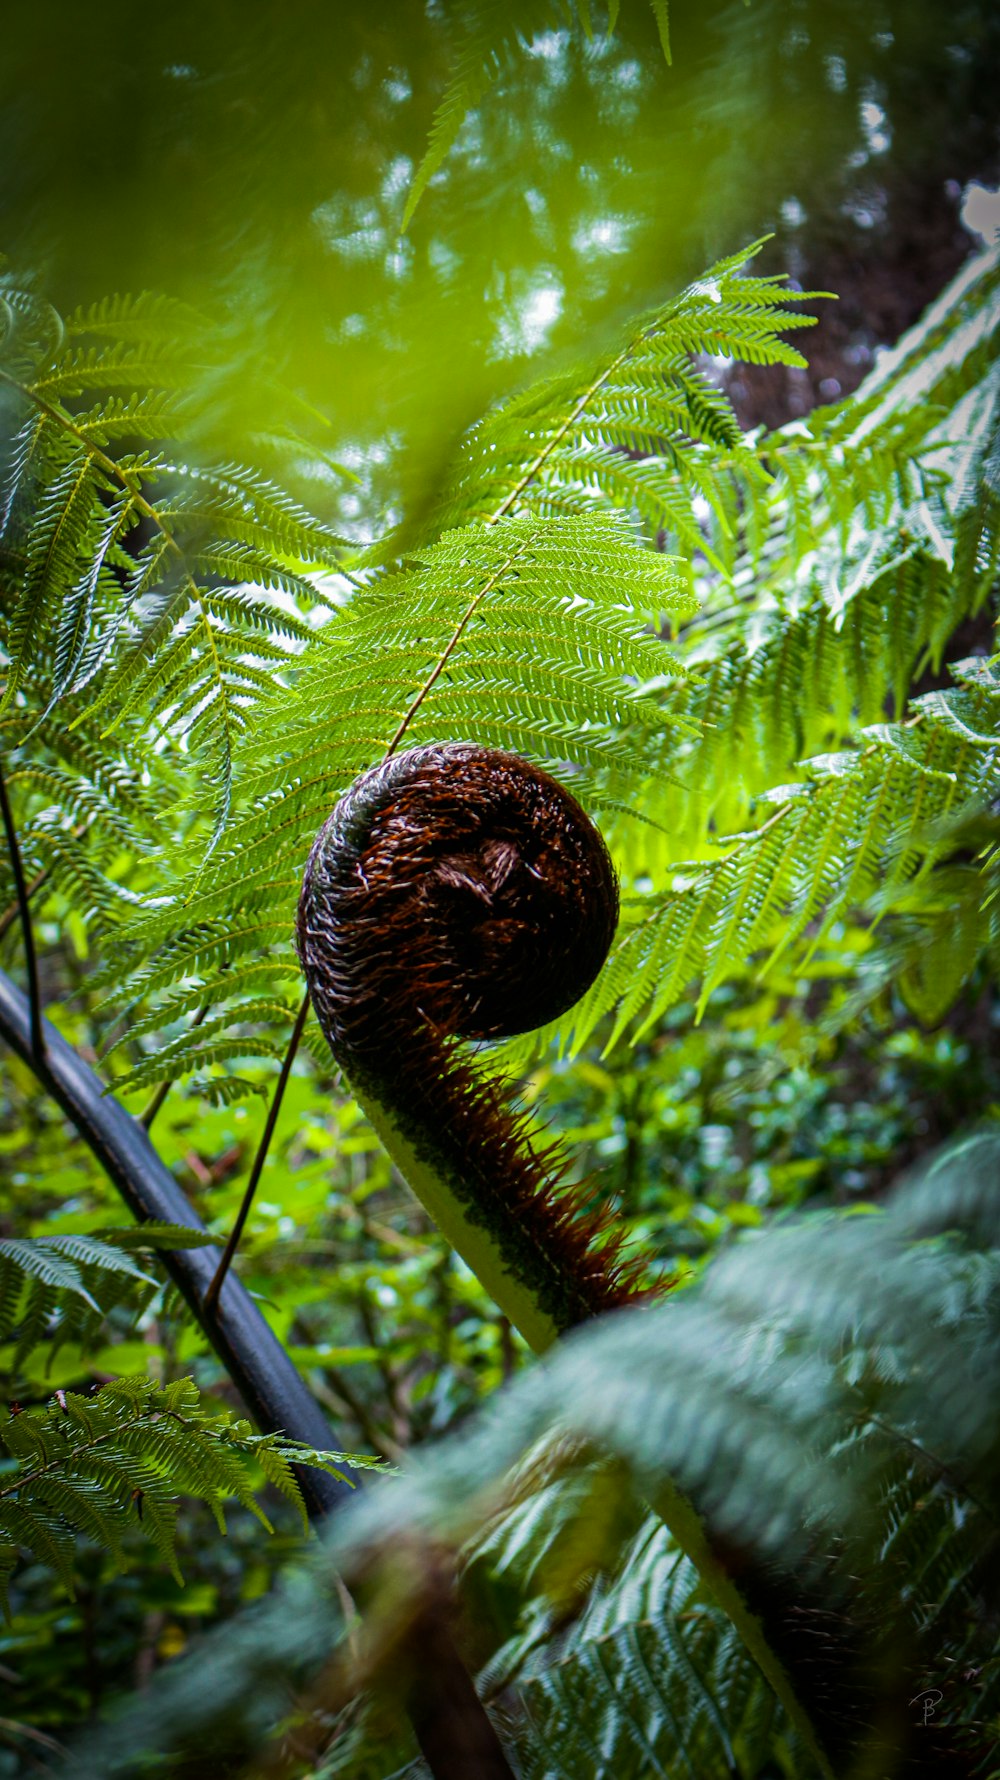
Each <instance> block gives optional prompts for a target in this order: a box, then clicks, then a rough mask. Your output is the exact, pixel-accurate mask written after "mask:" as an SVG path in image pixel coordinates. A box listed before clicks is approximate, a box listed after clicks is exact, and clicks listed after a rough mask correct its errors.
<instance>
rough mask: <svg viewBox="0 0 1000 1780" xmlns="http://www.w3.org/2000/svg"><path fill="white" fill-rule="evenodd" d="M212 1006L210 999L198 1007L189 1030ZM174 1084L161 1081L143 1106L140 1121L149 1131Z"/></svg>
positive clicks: (206, 1014)
mask: <svg viewBox="0 0 1000 1780" xmlns="http://www.w3.org/2000/svg"><path fill="white" fill-rule="evenodd" d="M211 1006H212V1003H211V1002H210V1001H206V1003H205V1005H204V1007H200V1008H199V1009H198V1012H197V1013H196V1014H195V1017H194V1019H193V1020H192V1021H191V1024H190V1026H189V1027H188V1031H189V1032H193V1031H194V1029H195V1027H196V1026H200V1025H201V1023H202V1021H203V1020H206V1019H207V1018H208V1014H209V1009H210V1008H211ZM173 1085H174V1084H173V1082H172V1081H167V1082H161V1083H160V1085H159V1087H158V1088H157V1090H156V1092H155V1094H153V1095H152V1096H151V1098H150V1099H149V1100H148V1101H147V1102H146V1105H145V1106H144V1107H143V1109H142V1111H141V1113H140V1114H139V1123H140V1125H144V1126H145V1128H146V1130H147V1131H148V1130H149V1127H150V1126H151V1124H152V1123H153V1120H154V1119H155V1117H156V1115H157V1113H158V1112H159V1110H160V1108H161V1106H162V1105H163V1102H164V1101H165V1100H166V1098H167V1095H168V1094H169V1093H170V1090H171V1088H172V1087H173Z"/></svg>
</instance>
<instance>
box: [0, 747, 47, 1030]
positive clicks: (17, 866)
mask: <svg viewBox="0 0 1000 1780" xmlns="http://www.w3.org/2000/svg"><path fill="white" fill-rule="evenodd" d="M0 809H2V811H3V825H4V830H5V832H6V835H7V850H8V852H9V853H10V863H11V868H12V870H13V873H14V889H15V891H16V893H17V908H18V914H19V915H20V917H21V933H22V936H23V939H24V964H25V969H26V971H27V973H28V1001H29V1003H30V1006H31V1055H32V1056H33V1058H34V1059H35V1062H36V1063H41V1062H42V1060H43V1058H44V1056H45V1039H44V1037H43V1036H42V997H41V991H40V990H39V987H38V960H37V959H36V957H35V936H34V934H33V933H32V931H31V910H30V909H29V907H28V888H27V885H26V884H25V881H24V866H23V865H22V864H21V849H20V847H19V846H18V844H17V830H16V828H15V827H14V818H13V816H12V815H11V809H10V800H9V799H8V796H7V782H6V780H5V778H4V774H3V764H2V762H0Z"/></svg>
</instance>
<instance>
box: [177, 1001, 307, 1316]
mask: <svg viewBox="0 0 1000 1780" xmlns="http://www.w3.org/2000/svg"><path fill="white" fill-rule="evenodd" d="M308 1013H309V996H308V995H305V996H303V998H302V1006H301V1007H300V1008H299V1011H298V1014H297V1015H296V1018H295V1025H294V1027H293V1029H292V1036H291V1039H290V1040H289V1044H288V1049H287V1051H286V1052H285V1055H284V1059H283V1061H282V1065H281V1074H280V1075H279V1077H278V1085H277V1087H276V1088H275V1090H274V1093H273V1095H272V1096H271V1104H270V1106H269V1107H268V1109H267V1120H266V1123H265V1125H264V1131H263V1134H262V1136H261V1140H260V1143H259V1144H258V1145H257V1154H256V1155H255V1157H254V1159H253V1167H252V1168H251V1170H250V1179H249V1180H248V1181H247V1185H246V1192H245V1193H244V1195H243V1202H242V1204H241V1206H240V1209H239V1211H238V1212H237V1213H236V1222H235V1223H234V1225H233V1227H232V1229H231V1230H230V1232H229V1238H228V1241H227V1242H226V1246H225V1248H224V1249H223V1251H222V1257H221V1259H220V1261H219V1265H218V1267H217V1268H216V1270H215V1277H214V1279H213V1280H212V1283H211V1285H210V1286H209V1288H208V1291H207V1292H206V1293H205V1298H204V1302H203V1305H202V1311H203V1314H204V1316H205V1317H206V1319H211V1318H212V1317H214V1315H215V1307H216V1304H217V1303H218V1299H219V1293H220V1292H221V1290H222V1285H223V1281H224V1280H225V1277H226V1274H227V1273H228V1272H229V1264H230V1262H231V1260H232V1258H233V1256H234V1255H235V1253H236V1249H237V1245H238V1243H239V1240H240V1237H241V1236H242V1234H243V1226H244V1224H245V1223H246V1221H247V1218H248V1217H249V1215H250V1207H251V1205H252V1204H253V1196H254V1194H255V1193H256V1191H257V1182H258V1181H259V1180H260V1177H261V1173H262V1171H263V1167H264V1163H265V1162H266V1161H267V1152H268V1150H269V1149H270V1147H271V1138H272V1137H273V1136H274V1127H275V1125H276V1124H277V1122H278V1114H279V1112H280V1111H281V1102H282V1101H283V1099H284V1097H285V1089H286V1087H287V1086H288V1078H289V1076H290V1075H291V1073H292V1064H293V1063H294V1061H295V1053H296V1051H297V1050H298V1048H299V1040H300V1038H301V1037H302V1033H303V1029H304V1027H305V1023H306V1016H307V1015H308Z"/></svg>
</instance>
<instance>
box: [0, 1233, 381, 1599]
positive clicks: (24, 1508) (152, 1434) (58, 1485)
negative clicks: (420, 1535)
mask: <svg viewBox="0 0 1000 1780" xmlns="http://www.w3.org/2000/svg"><path fill="white" fill-rule="evenodd" d="M76 1240H77V1242H78V1243H79V1242H81V1239H79V1238H77V1239H76ZM48 1269H49V1274H50V1277H51V1276H52V1274H53V1271H54V1264H53V1261H52V1260H51V1259H50V1260H49V1262H48ZM0 1442H2V1444H3V1447H4V1448H5V1449H6V1452H7V1454H8V1459H7V1461H6V1463H5V1464H4V1465H3V1466H0V1598H2V1601H3V1605H4V1609H5V1611H6V1608H7V1585H8V1582H9V1578H10V1574H11V1572H12V1570H13V1569H14V1567H15V1564H16V1562H17V1558H18V1553H19V1551H21V1550H24V1551H27V1552H29V1553H30V1554H31V1555H32V1556H33V1557H34V1558H35V1559H36V1560H37V1561H39V1562H41V1563H45V1564H49V1565H51V1567H52V1568H53V1569H54V1570H55V1572H56V1575H57V1576H58V1578H59V1581H60V1582H61V1583H62V1585H63V1587H64V1588H65V1589H66V1590H67V1592H68V1593H69V1594H70V1595H72V1593H73V1580H74V1550H75V1536H76V1535H77V1534H84V1535H85V1536H87V1537H88V1538H90V1539H93V1540H96V1541H97V1543H98V1544H100V1545H101V1546H103V1547H104V1548H105V1549H106V1550H107V1551H109V1552H110V1553H111V1555H112V1556H113V1557H114V1558H115V1560H116V1561H117V1563H118V1564H119V1565H121V1566H122V1567H124V1566H125V1563H126V1545H125V1540H126V1536H127V1534H128V1533H129V1532H130V1531H131V1530H133V1529H134V1528H136V1527H138V1528H139V1530H141V1531H142V1532H143V1533H145V1535H146V1537H147V1538H149V1539H150V1540H152V1542H153V1544H154V1545H155V1546H156V1549H157V1551H158V1553H159V1556H160V1558H161V1560H162V1561H163V1563H164V1564H165V1565H166V1566H167V1568H168V1569H169V1570H170V1572H171V1574H172V1575H173V1576H174V1578H175V1580H176V1581H178V1582H181V1581H182V1580H183V1578H182V1577H181V1573H180V1570H179V1568H178V1564H177V1555H176V1550H175V1535H176V1506H175V1498H176V1496H177V1495H178V1494H179V1493H182V1494H185V1495H189V1496H193V1497H195V1498H196V1499H198V1500H199V1501H204V1502H207V1503H208V1505H209V1507H210V1508H211V1510H212V1513H213V1514H214V1516H215V1520H216V1524H217V1526H218V1528H219V1531H220V1532H222V1533H224V1532H225V1530H226V1523H225V1516H224V1513H223V1503H224V1502H225V1501H226V1500H227V1499H228V1498H233V1499H235V1500H236V1501H238V1502H239V1503H240V1504H241V1505H242V1506H243V1507H244V1508H247V1509H249V1510H250V1512H251V1513H252V1514H254V1515H255V1516H256V1518H257V1519H258V1520H259V1521H260V1523H261V1525H262V1526H264V1527H267V1528H268V1530H270V1522H269V1521H268V1519H267V1516H266V1514H265V1513H264V1510H263V1509H262V1508H261V1506H260V1504H259V1502H258V1500H257V1494H256V1488H255V1484H254V1481H253V1468H254V1467H255V1466H256V1467H257V1468H259V1470H260V1471H261V1472H262V1473H263V1475H264V1477H265V1479H266V1481H267V1482H268V1483H269V1484H270V1485H271V1486H272V1487H273V1488H275V1489H277V1490H279V1491H280V1492H281V1494H282V1495H283V1496H284V1497H285V1498H286V1499H287V1500H288V1501H290V1502H292V1503H293V1504H294V1506H295V1507H296V1508H297V1509H298V1510H299V1513H300V1515H301V1516H302V1520H303V1524H305V1508H304V1505H303V1502H302V1495H301V1492H300V1490H299V1486H298V1483H297V1481H296V1478H295V1473H294V1470H293V1469H292V1466H293V1465H294V1464H298V1465H315V1466H318V1467H319V1468H320V1469H321V1470H326V1471H330V1472H331V1473H332V1474H333V1475H334V1476H336V1477H340V1478H341V1479H343V1480H344V1481H347V1479H346V1476H345V1472H344V1470H343V1469H342V1467H343V1466H347V1467H349V1468H354V1467H357V1466H359V1465H361V1466H365V1465H373V1464H375V1461H367V1460H364V1459H358V1458H355V1457H353V1456H348V1455H344V1454H340V1453H318V1452H315V1451H313V1450H312V1448H310V1447H306V1446H303V1445H302V1444H301V1443H300V1442H297V1441H288V1440H283V1439H281V1438H280V1436H278V1435H277V1434H266V1435H265V1434H254V1433H253V1432H252V1430H251V1428H250V1424H249V1422H246V1421H240V1420H236V1421H234V1420H233V1418H232V1416H231V1415H230V1414H229V1412H228V1411H221V1412H215V1413H213V1412H210V1411H208V1410H206V1409H205V1408H204V1407H203V1406H202V1403H201V1399H200V1396H199V1393H198V1390H197V1388H196V1386H195V1385H194V1384H193V1383H192V1381H191V1379H189V1378H182V1379H178V1380H176V1381H175V1382H174V1383H173V1384H169V1385H165V1386H162V1385H158V1384H156V1383H155V1382H154V1381H153V1380H152V1379H149V1378H119V1379H116V1380H114V1382H113V1383H111V1384H105V1385H102V1386H101V1388H100V1390H98V1391H96V1392H94V1393H93V1394H92V1395H91V1396H82V1395H80V1394H79V1393H77V1392H75V1391H59V1392H57V1393H56V1396H55V1398H54V1399H53V1400H52V1402H51V1403H50V1404H48V1405H46V1407H44V1408H42V1409H23V1410H16V1411H11V1412H10V1413H9V1414H8V1415H7V1417H6V1419H5V1420H4V1422H3V1423H2V1431H0ZM376 1468H377V1465H376Z"/></svg>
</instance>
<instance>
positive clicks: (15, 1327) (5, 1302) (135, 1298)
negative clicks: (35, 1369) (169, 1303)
mask: <svg viewBox="0 0 1000 1780" xmlns="http://www.w3.org/2000/svg"><path fill="white" fill-rule="evenodd" d="M211 1241H212V1238H211V1237H210V1236H206V1235H204V1234H203V1233H202V1232H201V1231H193V1230H189V1229H187V1228H185V1227H183V1226H181V1225H177V1224H147V1225H140V1226H138V1227H134V1228H131V1229H128V1230H106V1231H103V1232H102V1233H101V1235H99V1236H83V1235H76V1234H65V1235H57V1236H37V1237H9V1238H4V1239H3V1240H0V1341H10V1342H11V1343H12V1347H13V1352H12V1358H11V1368H12V1370H13V1371H14V1372H15V1373H16V1372H17V1370H18V1369H19V1367H20V1366H21V1364H22V1363H23V1361H24V1359H25V1358H26V1356H27V1355H28V1354H29V1353H30V1352H32V1351H34V1350H35V1349H37V1348H38V1346H39V1345H40V1343H41V1342H42V1340H43V1338H45V1337H49V1338H50V1349H49V1351H50V1354H51V1356H52V1357H53V1358H54V1356H55V1354H56V1353H57V1352H58V1349H59V1347H60V1346H61V1345H62V1343H63V1342H64V1341H68V1340H70V1339H72V1340H75V1341H78V1342H79V1343H80V1344H81V1346H86V1345H87V1344H88V1343H89V1342H91V1341H92V1340H93V1339H94V1337H95V1336H96V1335H97V1333H98V1331H99V1330H100V1328H101V1326H102V1324H103V1323H105V1322H106V1320H107V1318H108V1317H109V1316H110V1315H111V1313H112V1311H114V1310H118V1309H120V1308H122V1307H124V1306H126V1305H127V1306H128V1308H129V1310H130V1312H131V1313H132V1315H133V1317H138V1316H141V1314H142V1312H143V1311H144V1310H145V1309H146V1308H147V1307H148V1304H149V1302H150V1299H151V1297H152V1296H153V1295H154V1294H155V1293H156V1292H158V1291H159V1290H160V1285H159V1281H158V1280H156V1279H155V1278H154V1277H153V1276H152V1275H151V1274H149V1273H147V1272H144V1271H143V1269H142V1268H141V1267H140V1266H139V1265H138V1263H137V1262H136V1261H135V1260H134V1259H133V1253H134V1251H135V1250H137V1249H138V1250H143V1249H145V1250H148V1251H150V1252H155V1251H156V1250H157V1249H163V1248H200V1247H202V1246H203V1245H204V1244H205V1243H207V1242H211Z"/></svg>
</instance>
